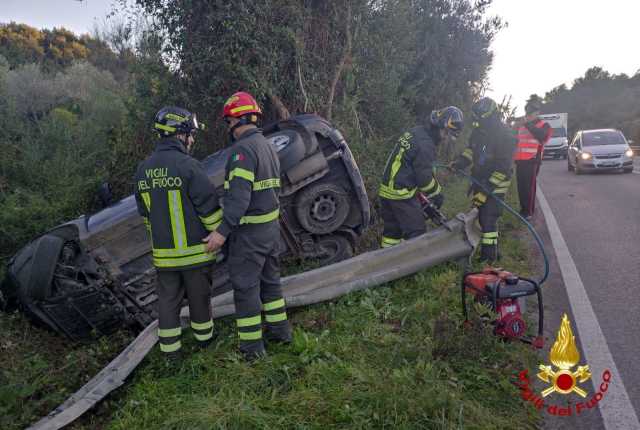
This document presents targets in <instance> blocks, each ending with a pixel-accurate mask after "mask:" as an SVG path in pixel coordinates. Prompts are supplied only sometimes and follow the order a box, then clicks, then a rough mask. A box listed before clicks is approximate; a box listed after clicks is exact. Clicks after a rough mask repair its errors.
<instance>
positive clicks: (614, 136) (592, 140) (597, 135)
mask: <svg viewBox="0 0 640 430" xmlns="http://www.w3.org/2000/svg"><path fill="white" fill-rule="evenodd" d="M625 143H626V142H625V141H624V137H623V136H622V133H619V132H615V131H595V132H592V133H585V134H583V135H582V144H583V146H596V145H624V144H625Z"/></svg>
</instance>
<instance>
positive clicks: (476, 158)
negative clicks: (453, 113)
mask: <svg viewBox="0 0 640 430" xmlns="http://www.w3.org/2000/svg"><path fill="white" fill-rule="evenodd" d="M515 149H516V138H515V136H514V135H513V133H512V131H511V130H510V129H509V128H508V127H507V126H506V125H504V124H503V123H502V121H500V118H499V117H498V115H492V116H490V117H488V118H485V119H481V120H480V121H479V122H478V123H475V124H474V129H473V130H472V131H471V136H469V144H468V146H467V148H465V150H464V151H463V152H462V154H461V155H460V156H459V157H458V159H457V160H456V167H457V168H458V169H464V168H466V167H468V166H469V165H472V170H471V176H473V177H474V178H475V179H477V180H478V181H480V183H482V184H483V185H484V186H485V187H487V188H488V189H489V190H491V191H492V192H494V193H498V194H505V193H506V192H507V190H508V189H509V186H510V184H511V175H512V165H513V154H514V151H515ZM477 188H478V187H474V191H481V190H480V189H477Z"/></svg>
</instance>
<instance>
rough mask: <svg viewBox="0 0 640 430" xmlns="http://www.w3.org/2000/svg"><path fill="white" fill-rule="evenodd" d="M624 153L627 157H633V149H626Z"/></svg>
mask: <svg viewBox="0 0 640 430" xmlns="http://www.w3.org/2000/svg"><path fill="white" fill-rule="evenodd" d="M624 155H626V156H627V157H629V158H631V157H633V149H627V150H626V151H625V152H624Z"/></svg>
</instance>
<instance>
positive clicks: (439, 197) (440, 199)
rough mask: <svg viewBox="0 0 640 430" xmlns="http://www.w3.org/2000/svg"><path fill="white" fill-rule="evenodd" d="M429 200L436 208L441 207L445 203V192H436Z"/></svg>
mask: <svg viewBox="0 0 640 430" xmlns="http://www.w3.org/2000/svg"><path fill="white" fill-rule="evenodd" d="M429 201H430V202H431V204H432V205H433V206H435V208H436V209H440V208H441V207H442V204H443V203H444V194H442V193H440V194H436V195H435V196H433V197H431V198H430V199H429Z"/></svg>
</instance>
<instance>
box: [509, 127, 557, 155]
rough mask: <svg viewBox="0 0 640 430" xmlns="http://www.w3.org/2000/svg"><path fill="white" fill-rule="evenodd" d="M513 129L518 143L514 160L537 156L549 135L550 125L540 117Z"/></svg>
mask: <svg viewBox="0 0 640 430" xmlns="http://www.w3.org/2000/svg"><path fill="white" fill-rule="evenodd" d="M515 130H516V138H517V141H518V143H517V147H516V152H515V154H514V156H513V159H514V160H531V159H532V158H535V157H537V155H538V153H539V152H541V151H542V147H543V146H544V144H545V143H547V141H548V140H549V138H550V137H551V127H549V124H547V123H546V122H544V121H542V120H540V119H538V120H536V121H535V122H532V123H528V124H523V125H521V126H519V127H517V128H516V129H515ZM534 133H535V135H534Z"/></svg>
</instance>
